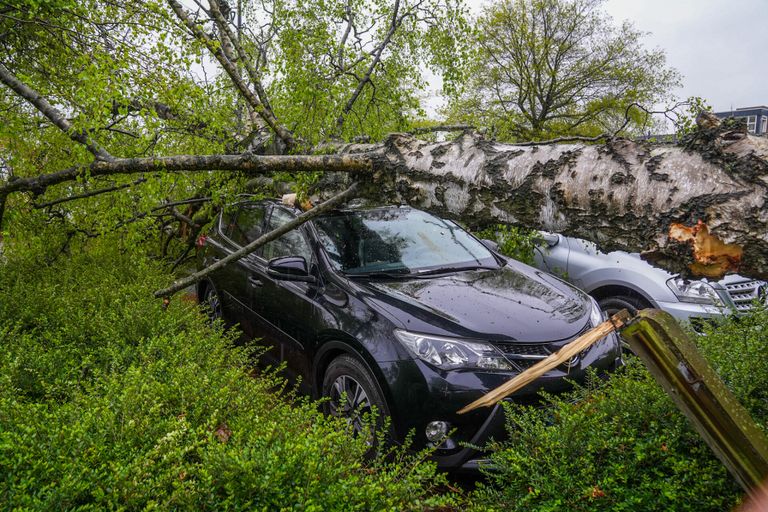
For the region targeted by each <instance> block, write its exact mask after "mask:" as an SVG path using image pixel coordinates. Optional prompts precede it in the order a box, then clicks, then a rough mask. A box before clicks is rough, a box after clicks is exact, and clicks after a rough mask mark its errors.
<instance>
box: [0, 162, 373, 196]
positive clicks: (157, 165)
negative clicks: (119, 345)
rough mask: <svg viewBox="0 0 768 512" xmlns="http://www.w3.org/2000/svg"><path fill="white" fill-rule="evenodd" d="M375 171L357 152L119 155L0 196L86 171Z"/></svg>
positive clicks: (24, 183) (17, 184)
mask: <svg viewBox="0 0 768 512" xmlns="http://www.w3.org/2000/svg"><path fill="white" fill-rule="evenodd" d="M370 170H371V162H370V160H369V159H368V158H367V157H364V156H355V155H316V156H315V155H313V156H283V155H281V156H278V155H267V156H264V155H254V154H251V153H244V154H242V155H177V156H167V157H158V158H115V159H112V160H110V161H103V160H97V161H95V162H93V163H92V164H90V165H85V166H77V167H70V168H68V169H65V170H63V171H59V172H55V173H51V174H43V175H40V176H34V177H30V178H17V179H15V180H12V181H8V182H7V183H6V184H4V185H1V186H0V195H5V194H9V193H11V192H30V191H40V190H45V189H46V188H47V187H50V186H52V185H57V184H59V183H64V182H67V181H72V180H75V179H77V178H78V177H80V176H82V175H84V174H86V171H88V172H87V174H88V175H89V176H92V177H93V176H109V175H115V174H131V173H137V172H184V171H243V172H252V173H265V172H273V171H286V172H316V171H335V172H347V173H353V174H355V173H365V172H369V171H370Z"/></svg>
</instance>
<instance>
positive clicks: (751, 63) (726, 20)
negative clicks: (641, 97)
mask: <svg viewBox="0 0 768 512" xmlns="http://www.w3.org/2000/svg"><path fill="white" fill-rule="evenodd" d="M605 10H606V11H607V12H608V14H610V15H611V16H612V17H613V18H614V21H616V22H619V21H622V20H629V21H631V22H632V23H633V24H634V25H635V27H637V28H638V29H639V30H642V31H644V32H650V34H649V35H648V36H647V37H646V38H645V43H646V44H645V46H646V47H649V48H656V47H658V48H661V49H663V50H664V51H665V52H666V54H667V61H668V63H669V64H670V65H671V66H672V67H674V68H676V69H677V70H678V71H679V72H680V73H682V75H683V86H682V88H680V89H679V90H678V91H677V95H678V96H679V97H680V98H683V99H684V98H687V97H688V96H701V97H702V98H704V99H705V100H707V102H708V103H709V104H710V105H711V106H712V107H713V108H714V109H715V111H723V110H730V109H731V108H732V107H733V108H739V107H751V106H754V105H768V59H766V55H767V54H768V0H607V1H606V3H605Z"/></svg>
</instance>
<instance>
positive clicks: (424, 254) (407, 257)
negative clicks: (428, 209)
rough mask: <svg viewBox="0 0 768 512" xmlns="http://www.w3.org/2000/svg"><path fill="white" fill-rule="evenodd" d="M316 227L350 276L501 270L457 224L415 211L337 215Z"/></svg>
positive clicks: (333, 261) (329, 251) (337, 266)
mask: <svg viewBox="0 0 768 512" xmlns="http://www.w3.org/2000/svg"><path fill="white" fill-rule="evenodd" d="M314 226H315V228H316V229H317V232H318V235H319V239H320V242H321V244H322V246H323V248H324V249H325V252H326V253H327V255H328V257H329V259H330V260H331V264H332V265H333V266H334V268H335V269H336V270H340V271H342V272H345V273H347V274H367V273H377V272H379V273H381V272H389V273H393V274H394V273H411V272H418V271H427V270H439V269H446V270H462V269H466V268H477V267H494V268H495V267H498V266H499V264H498V262H497V261H496V259H495V258H494V256H493V254H491V252H490V251H489V250H488V249H487V248H486V247H485V246H484V245H483V244H481V243H480V242H478V241H477V240H476V239H475V238H473V237H472V236H471V235H469V234H468V233H467V232H466V231H464V230H463V229H461V228H460V227H458V226H457V225H456V224H454V223H452V222H449V221H446V220H443V219H440V218H438V217H435V216H433V215H430V214H428V213H425V212H422V211H420V210H414V209H412V208H405V207H401V208H381V209H375V210H362V211H348V212H338V213H333V214H329V215H326V216H324V217H321V218H319V219H317V220H315V221H314Z"/></svg>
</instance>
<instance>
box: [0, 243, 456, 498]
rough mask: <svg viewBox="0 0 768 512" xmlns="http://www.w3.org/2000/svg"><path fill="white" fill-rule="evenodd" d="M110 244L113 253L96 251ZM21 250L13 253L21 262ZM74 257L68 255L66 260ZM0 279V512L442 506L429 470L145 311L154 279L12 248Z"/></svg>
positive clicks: (184, 313) (220, 346)
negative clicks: (383, 451) (378, 452)
mask: <svg viewBox="0 0 768 512" xmlns="http://www.w3.org/2000/svg"><path fill="white" fill-rule="evenodd" d="M110 242H117V243H110ZM25 246H26V247H25ZM73 250H74V248H73ZM6 256H7V260H8V261H7V263H6V264H5V265H4V266H3V269H2V272H0V319H1V320H0V340H2V346H3V351H2V353H1V354H0V474H2V475H3V478H2V479H0V503H2V504H3V505H2V506H3V507H11V508H23V509H27V510H52V509H71V508H79V509H82V510H101V509H105V508H129V509H138V508H159V509H171V508H173V509H189V510H201V509H209V510H214V509H215V510H221V509H259V510H280V509H295V508H300V509H303V510H385V509H387V510H392V509H398V510H400V509H412V508H415V509H421V508H422V507H424V506H428V505H430V504H440V503H450V502H451V501H452V500H453V498H452V497H445V498H441V497H435V496H433V495H432V492H431V491H430V490H429V489H431V488H433V486H434V485H435V484H437V483H440V482H441V481H442V477H436V476H435V472H434V466H433V465H431V464H428V463H423V462H422V460H421V458H420V457H419V456H410V455H405V453H404V452H401V451H398V452H396V453H395V454H394V456H393V459H392V460H391V461H389V462H384V461H383V460H379V459H375V460H372V461H367V462H366V459H365V458H364V454H365V453H366V451H367V450H368V446H367V444H366V443H365V440H364V439H363V438H359V439H353V438H352V437H351V436H350V432H349V429H348V427H347V426H346V424H345V423H344V422H342V421H338V420H335V419H332V418H327V417H324V416H323V415H321V414H320V413H319V412H318V411H317V406H316V405H315V404H314V403H311V402H309V401H306V400H299V399H294V398H292V397H291V395H290V393H285V392H282V393H281V392H280V390H281V389H283V387H284V383H283V382H282V380H281V379H280V378H278V377H277V376H276V375H274V374H273V373H269V372H260V373H259V374H258V377H256V378H254V377H252V374H253V372H254V368H253V366H252V359H251V355H252V354H253V353H254V351H258V347H256V346H252V345H246V346H241V347H235V346H233V345H232V342H233V340H234V337H233V333H225V332H222V331H221V330H220V329H211V328H210V327H208V326H207V325H206V324H205V319H204V316H203V315H201V314H200V312H199V311H198V310H197V307H196V306H193V305H190V304H188V303H185V302H180V301H175V302H174V303H172V304H171V305H170V307H169V308H168V309H167V310H166V311H164V310H163V309H162V306H161V304H160V303H159V301H156V300H155V299H152V298H151V290H152V289H153V287H155V286H157V285H159V284H160V283H162V282H164V280H165V278H164V275H163V272H162V270H161V269H160V268H159V267H158V266H157V265H156V264H155V263H153V262H151V261H149V260H147V259H146V258H144V257H143V256H141V255H140V254H138V252H137V251H135V250H134V251H130V250H128V251H126V250H122V251H121V249H120V242H119V241H115V240H107V239H105V240H104V241H103V242H99V243H95V242H92V243H91V244H89V248H88V249H87V250H85V249H84V248H83V247H77V252H76V253H75V254H73V255H72V257H71V258H68V259H66V260H61V261H59V262H58V263H57V264H56V265H55V266H47V265H45V263H44V260H45V258H46V257H48V256H49V255H48V254H46V253H45V250H43V249H42V248H40V247H36V246H35V245H34V244H29V245H27V244H22V243H20V242H14V243H13V248H12V249H11V250H8V249H7V250H6Z"/></svg>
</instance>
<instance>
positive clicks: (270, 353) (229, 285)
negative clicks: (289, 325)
mask: <svg viewBox="0 0 768 512" xmlns="http://www.w3.org/2000/svg"><path fill="white" fill-rule="evenodd" d="M268 208H269V205H268V204H267V203H253V202H249V203H242V204H240V205H238V207H237V209H236V210H235V211H234V212H232V215H231V218H230V220H229V225H227V226H223V229H222V233H223V234H224V235H225V237H224V238H225V241H226V242H227V243H228V245H229V250H228V253H230V254H231V253H232V252H234V251H236V250H238V249H240V248H241V247H243V246H245V245H248V244H249V243H251V242H253V241H254V240H256V239H257V238H258V237H260V236H261V235H262V234H263V233H264V225H265V221H266V214H267V212H268ZM259 252H260V251H256V252H255V253H252V254H250V255H248V256H246V257H245V258H241V259H239V260H238V261H237V262H235V263H233V264H231V265H227V266H226V267H224V269H223V270H222V271H221V272H222V275H221V277H220V278H219V279H220V281H221V285H220V288H221V290H222V293H223V294H224V295H225V300H227V301H228V302H231V304H232V305H233V312H234V314H233V315H232V316H233V317H234V318H233V320H234V321H235V322H237V323H238V324H239V326H240V329H241V330H242V331H243V332H244V333H245V334H246V335H247V336H248V337H249V338H252V339H257V340H258V343H259V344H261V345H264V346H265V347H266V348H267V351H266V353H264V354H263V356H262V358H263V359H265V360H266V361H267V362H268V363H272V364H276V363H279V362H280V355H279V354H280V351H279V347H278V346H277V345H276V344H275V343H274V340H273V337H271V336H270V334H271V332H270V329H269V325H268V322H267V320H266V319H264V317H263V316H262V315H261V314H260V312H258V311H256V310H254V308H253V293H254V290H258V289H259V288H260V287H261V286H262V284H263V280H264V279H265V277H266V272H265V270H264V265H263V260H261V259H260V258H259Z"/></svg>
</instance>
